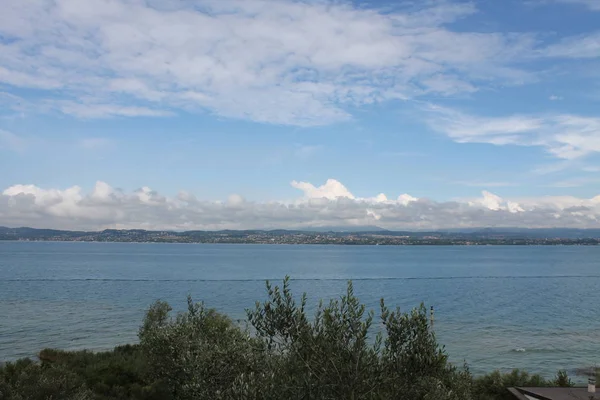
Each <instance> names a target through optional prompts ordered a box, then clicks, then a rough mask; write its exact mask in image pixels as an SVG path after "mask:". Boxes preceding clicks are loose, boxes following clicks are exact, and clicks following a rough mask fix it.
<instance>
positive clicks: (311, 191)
mask: <svg viewBox="0 0 600 400" xmlns="http://www.w3.org/2000/svg"><path fill="white" fill-rule="evenodd" d="M291 185H292V187H294V188H296V189H299V190H302V191H303V192H304V197H306V198H307V199H320V198H325V199H329V200H335V199H337V198H340V197H345V198H347V199H354V198H355V197H354V195H353V194H352V193H350V191H349V190H348V189H347V188H346V186H344V185H342V183H341V182H339V181H337V180H335V179H327V182H325V184H323V185H321V186H319V187H315V186H314V185H313V184H311V183H308V182H297V181H292V182H291Z"/></svg>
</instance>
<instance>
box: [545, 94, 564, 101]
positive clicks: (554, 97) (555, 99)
mask: <svg viewBox="0 0 600 400" xmlns="http://www.w3.org/2000/svg"><path fill="white" fill-rule="evenodd" d="M548 99H549V100H551V101H558V100H562V99H563V98H562V97H561V96H557V95H555V94H553V95H551V96H550V97H548Z"/></svg>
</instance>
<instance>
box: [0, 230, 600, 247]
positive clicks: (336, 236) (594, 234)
mask: <svg viewBox="0 0 600 400" xmlns="http://www.w3.org/2000/svg"><path fill="white" fill-rule="evenodd" d="M369 228H370V230H357V231H353V232H350V231H333V230H330V231H319V230H313V231H301V230H285V229H277V230H221V231H183V232H176V231H147V230H142V229H131V230H118V229H106V230H103V231H92V232H86V231H61V230H55V229H35V228H6V227H1V226H0V241H6V240H9V241H23V242H86V243H97V242H100V243H107V242H109V243H186V244H187V243H205V244H269V245H274V244H287V245H307V244H310V245H317V244H318V245H342V246H369V245H374V246H490V245H491V246H498V245H504V246H506V245H514V246H540V245H544V246H548V245H552V246H556V245H562V246H595V245H599V244H600V230H599V229H587V230H586V229H563V228H555V229H519V228H514V229H509V228H505V229H500V228H493V229H491V228H484V229H476V230H473V229H471V230H464V231H459V230H456V231H453V230H450V231H430V232H411V231H388V230H384V229H381V228H377V227H369ZM355 229H358V228H355Z"/></svg>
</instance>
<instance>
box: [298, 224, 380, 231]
mask: <svg viewBox="0 0 600 400" xmlns="http://www.w3.org/2000/svg"><path fill="white" fill-rule="evenodd" d="M300 231H302V232H390V231H389V230H388V229H384V228H381V227H379V226H375V225H358V226H315V227H307V228H303V229H300Z"/></svg>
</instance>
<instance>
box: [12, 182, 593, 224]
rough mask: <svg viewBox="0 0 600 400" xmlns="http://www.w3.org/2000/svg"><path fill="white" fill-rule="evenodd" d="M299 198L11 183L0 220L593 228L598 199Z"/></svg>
mask: <svg viewBox="0 0 600 400" xmlns="http://www.w3.org/2000/svg"><path fill="white" fill-rule="evenodd" d="M291 185H292V186H293V187H295V188H297V189H299V190H300V191H302V194H303V195H302V196H300V197H298V198H297V199H294V200H291V201H269V202H253V201H248V200H246V199H244V197H242V196H240V195H237V194H235V195H231V196H229V198H228V199H227V200H225V201H209V200H201V199H198V198H197V197H196V196H194V195H193V194H190V193H188V192H183V191H182V192H180V193H179V194H177V195H176V196H173V197H167V196H163V195H161V194H159V193H157V192H155V191H153V190H152V189H150V188H148V187H142V188H141V189H138V190H136V191H133V192H130V193H125V192H123V191H122V190H119V189H115V188H113V187H111V186H110V185H109V184H107V183H105V182H101V181H98V182H96V184H95V186H94V189H93V190H92V191H91V192H89V193H84V192H83V190H82V189H81V188H80V187H79V186H72V187H69V188H66V189H43V188H40V187H38V186H35V185H13V186H11V187H8V188H6V189H5V190H4V191H3V192H2V194H1V195H0V221H3V224H6V225H8V226H11V227H18V226H30V227H37V228H56V229H70V230H102V229H148V230H195V229H202V230H219V229H275V228H284V229H294V228H307V227H319V226H345V227H349V228H351V227H352V226H364V225H377V226H380V227H382V228H387V229H393V230H427V229H449V228H474V227H528V228H554V227H572V228H600V195H599V196H596V197H593V198H591V199H580V198H576V197H570V196H564V197H543V198H533V199H504V198H502V197H500V196H498V195H496V194H494V193H491V192H488V191H483V192H482V194H481V197H479V198H473V199H462V200H456V201H445V202H438V201H434V200H430V199H423V198H422V199H419V198H416V197H413V196H411V195H409V194H401V195H400V196H398V197H397V198H395V199H389V198H388V197H387V196H386V195H385V194H383V193H381V194H379V195H377V196H374V197H368V198H361V197H356V196H354V195H353V194H352V193H351V192H350V190H349V189H348V188H346V187H345V186H344V185H343V184H342V183H341V182H339V181H337V180H335V179H329V180H327V181H326V182H325V183H324V184H323V185H321V186H315V185H313V184H311V183H308V182H296V181H293V182H291Z"/></svg>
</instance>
